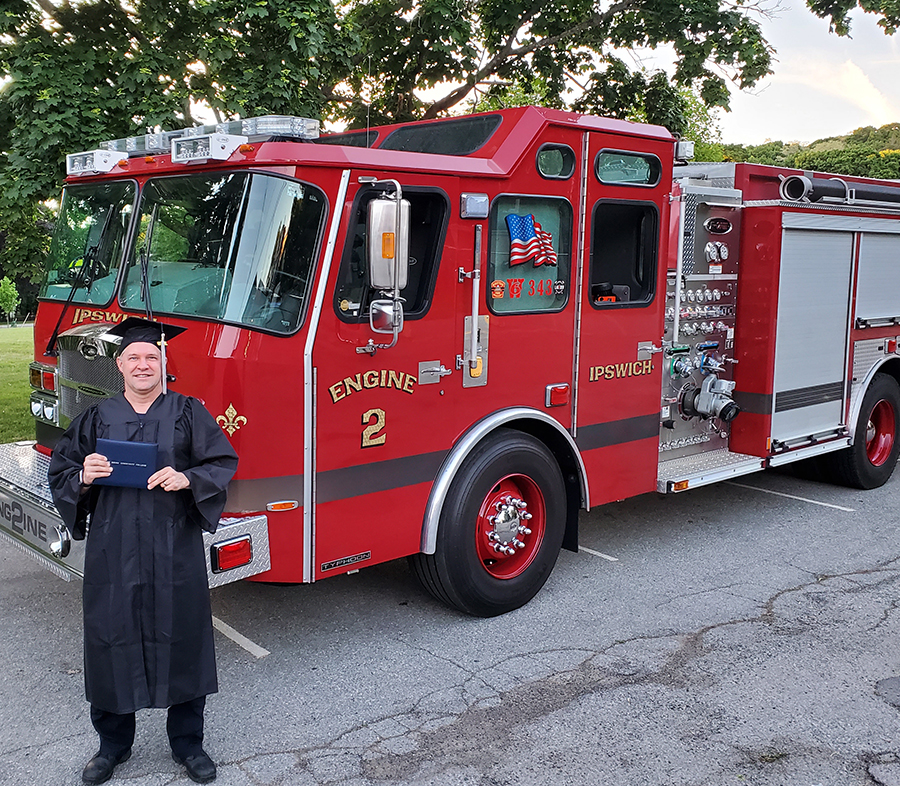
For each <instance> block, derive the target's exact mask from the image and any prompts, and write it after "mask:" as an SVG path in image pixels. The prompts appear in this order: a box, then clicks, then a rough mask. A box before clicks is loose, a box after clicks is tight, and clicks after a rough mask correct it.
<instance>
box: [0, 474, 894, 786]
mask: <svg viewBox="0 0 900 786" xmlns="http://www.w3.org/2000/svg"><path fill="white" fill-rule="evenodd" d="M898 511H900V475H895V477H894V478H893V479H892V481H890V482H889V483H888V485H887V486H885V487H884V488H882V489H878V490H875V491H870V492H862V491H856V490H852V489H846V488H841V487H837V486H830V485H826V484H822V483H818V482H815V481H814V480H809V479H805V478H802V477H797V476H796V475H794V474H789V473H777V472H767V473H764V474H758V475H751V476H748V477H746V478H742V479H740V480H739V481H737V482H735V483H726V484H721V485H718V486H712V487H706V488H702V489H697V490H694V491H690V492H687V493H685V494H681V495H677V496H673V497H666V498H663V497H658V496H656V495H648V496H644V497H640V498H637V499H633V500H628V501H625V502H622V503H617V504H614V505H609V506H606V507H603V508H598V509H595V510H593V511H591V512H589V513H583V514H582V518H581V543H582V547H583V550H582V551H581V552H579V553H578V554H573V553H571V552H563V553H562V554H561V556H560V559H559V562H558V564H557V567H556V569H555V571H554V573H553V575H552V576H551V578H550V581H549V582H548V584H547V585H546V586H545V588H544V589H543V590H542V591H541V593H539V595H538V596H537V597H536V598H535V599H534V600H533V601H532V602H531V603H530V604H528V605H527V606H526V607H525V608H522V609H519V610H517V611H515V612H512V613H510V614H507V615H504V616H502V617H499V618H494V619H487V620H485V619H473V618H468V617H464V616H461V615H460V614H458V613H456V612H454V611H452V610H449V609H446V608H444V607H442V606H441V605H439V604H438V603H437V602H436V601H434V600H432V599H431V598H430V597H429V596H427V595H426V594H425V593H424V592H423V591H422V590H421V589H420V588H419V587H418V585H417V583H416V581H415V579H414V578H413V576H412V574H411V572H410V571H409V569H408V568H407V565H406V563H405V562H404V561H399V562H395V563H390V564H387V565H381V566H377V567H375V568H369V569H366V570H363V571H361V572H359V573H357V574H353V575H345V576H341V577H336V578H332V579H329V580H327V581H324V582H320V583H318V584H315V585H307V586H274V585H268V584H254V583H247V582H245V583H240V584H234V585H229V586H226V587H223V588H219V589H216V590H214V591H213V593H212V598H213V613H214V615H215V617H216V621H217V623H216V624H217V627H218V628H219V630H220V633H218V634H217V641H216V645H217V653H218V665H219V682H220V693H219V694H217V695H216V696H214V697H211V698H210V701H209V704H208V709H207V745H206V747H207V750H208V751H209V752H210V753H211V754H212V756H213V757H214V758H215V759H216V760H217V761H218V763H219V777H218V780H217V783H219V784H222V786H249V785H250V784H253V785H254V786H260V785H261V784H266V785H269V786H276V785H278V786H280V785H282V784H284V785H287V786H294V785H296V786H326V785H329V786H330V784H341V785H342V786H374V785H376V784H410V785H412V784H416V785H417V786H418V785H420V784H421V785H422V786H425V785H426V784H427V785H428V786H457V785H459V786H463V785H465V786H507V785H509V786H513V785H514V784H528V785H529V786H542V785H544V784H546V785H547V786H550V785H553V786H556V784H573V785H574V784H579V785H581V784H604V785H609V786H638V785H640V786H719V785H720V784H721V785H724V784H754V785H759V786H788V785H789V786H856V785H857V784H858V785H859V786H871V784H881V785H882V786H900V636H898V634H900V594H898V589H900V539H898V518H900V515H898ZM0 657H2V660H3V663H4V668H3V669H2V671H0V706H2V707H3V714H2V720H3V723H2V727H0V782H2V783H9V784H17V785H18V786H29V785H30V784H46V783H49V784H69V783H71V784H77V783H79V782H80V773H81V768H82V767H83V765H84V763H85V762H86V761H87V759H88V758H89V757H90V756H91V755H92V754H93V753H94V752H95V750H96V741H95V737H94V734H93V731H92V729H91V727H90V722H89V719H88V707H87V704H86V703H85V702H84V698H83V683H82V679H83V675H82V672H81V606H80V586H79V585H78V584H75V583H71V584H70V583H66V582H63V581H62V580H60V579H58V578H56V577H55V576H53V575H52V574H50V573H47V572H46V571H44V570H43V569H42V568H41V567H40V566H39V565H38V564H37V563H35V562H32V561H31V560H29V559H27V558H25V557H24V556H22V555H21V554H20V552H18V551H16V550H15V549H14V548H12V547H11V546H7V545H6V544H0ZM164 726H165V716H164V711H158V710H152V711H145V712H142V713H140V714H139V716H138V736H137V741H136V745H135V751H134V755H133V756H132V758H131V759H130V760H129V761H128V762H126V763H124V764H123V765H121V766H120V767H119V768H117V770H116V773H115V776H114V780H113V781H111V783H117V782H122V783H127V784H129V786H163V785H164V784H187V783H190V781H188V780H187V778H186V776H185V775H184V772H183V770H182V768H180V767H178V766H177V765H176V764H174V762H172V760H171V758H170V756H169V754H168V750H167V742H166V738H165V728H164Z"/></svg>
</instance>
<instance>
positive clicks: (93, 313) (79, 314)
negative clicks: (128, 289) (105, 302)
mask: <svg viewBox="0 0 900 786" xmlns="http://www.w3.org/2000/svg"><path fill="white" fill-rule="evenodd" d="M124 318H125V315H124V314H116V313H114V312H112V311H103V310H102V309H101V310H98V309H95V308H76V309H75V312H74V313H73V314H72V324H73V325H78V324H80V323H82V322H121V321H122V320H123V319H124Z"/></svg>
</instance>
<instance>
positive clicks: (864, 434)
mask: <svg viewBox="0 0 900 786" xmlns="http://www.w3.org/2000/svg"><path fill="white" fill-rule="evenodd" d="M898 426H900V386H898V385H897V381H896V380H895V379H894V378H893V377H891V376H889V375H888V374H876V375H875V377H874V378H873V379H872V383H871V384H870V385H869V389H868V390H867V391H866V395H865V397H864V398H863V403H862V407H861V408H860V413H859V419H858V420H857V421H856V430H855V432H854V440H853V445H851V446H850V447H849V448H847V449H846V450H841V451H839V452H837V453H831V454H828V455H826V456H823V457H822V461H823V464H824V466H825V469H826V471H827V473H828V474H829V475H830V476H831V477H832V478H833V479H834V480H835V481H836V482H838V483H842V484H844V485H846V486H852V487H854V488H859V489H873V488H877V487H878V486H882V485H884V484H885V483H886V482H887V480H888V478H890V477H891V474H892V473H893V471H894V467H895V466H896V464H897V455H898V452H900V440H898V434H897V428H898Z"/></svg>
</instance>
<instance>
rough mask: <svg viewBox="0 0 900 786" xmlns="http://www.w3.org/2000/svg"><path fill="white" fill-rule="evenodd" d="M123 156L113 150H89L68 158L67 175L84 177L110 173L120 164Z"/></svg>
mask: <svg viewBox="0 0 900 786" xmlns="http://www.w3.org/2000/svg"><path fill="white" fill-rule="evenodd" d="M121 159H122V156H120V155H116V153H115V152H114V151H111V150H88V151H87V152H85V153H73V154H72V155H69V156H66V174H67V175H82V174H93V173H95V172H109V171H111V170H112V168H113V167H114V166H115V165H116V164H118V163H119V161H120V160H121Z"/></svg>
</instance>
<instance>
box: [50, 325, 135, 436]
mask: <svg viewBox="0 0 900 786" xmlns="http://www.w3.org/2000/svg"><path fill="white" fill-rule="evenodd" d="M108 327H109V326H102V327H98V326H95V325H92V326H90V327H84V328H76V329H75V330H71V331H68V332H67V333H66V334H64V335H62V336H60V340H59V420H60V425H61V426H62V427H63V428H65V427H67V426H68V425H69V423H71V422H72V421H73V420H74V419H75V418H76V417H78V416H79V415H80V414H81V413H82V412H84V411H85V410H86V409H87V408H88V407H90V406H91V405H93V404H96V403H98V402H100V401H103V399H105V398H109V397H110V396H114V395H115V394H116V393H120V392H121V391H122V390H123V389H124V384H123V382H122V375H121V374H120V373H119V369H118V367H117V366H116V358H115V353H116V349H117V348H118V345H117V343H115V342H113V341H107V340H104V339H103V338H102V335H103V334H104V333H105V332H106V330H107V328H108ZM85 345H90V346H91V347H92V349H93V350H94V352H93V353H85V352H83V351H82V350H83V348H84V346H85Z"/></svg>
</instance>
